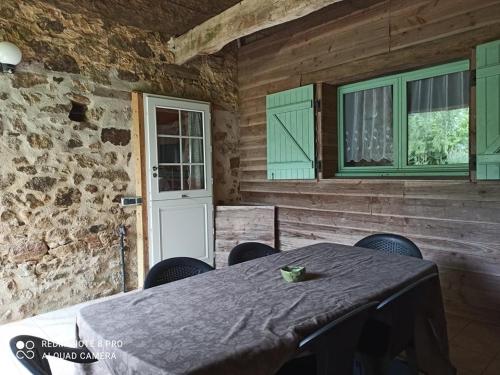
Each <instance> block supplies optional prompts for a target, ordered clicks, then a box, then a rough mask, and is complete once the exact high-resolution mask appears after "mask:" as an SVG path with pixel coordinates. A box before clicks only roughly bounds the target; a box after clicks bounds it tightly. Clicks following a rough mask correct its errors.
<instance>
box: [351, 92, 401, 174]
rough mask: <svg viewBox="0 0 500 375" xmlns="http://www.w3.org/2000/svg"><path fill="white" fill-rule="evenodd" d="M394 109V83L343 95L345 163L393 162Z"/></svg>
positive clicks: (382, 163)
mask: <svg viewBox="0 0 500 375" xmlns="http://www.w3.org/2000/svg"><path fill="white" fill-rule="evenodd" d="M392 111H393V103H392V86H385V87H380V88H375V89H369V90H363V91H358V92H354V93H349V94H346V95H345V96H344V125H345V130H344V131H345V137H344V150H345V151H344V152H345V163H346V165H363V164H366V165H386V164H391V161H392V160H393V134H392V133H393V132H392ZM360 162H361V163H360Z"/></svg>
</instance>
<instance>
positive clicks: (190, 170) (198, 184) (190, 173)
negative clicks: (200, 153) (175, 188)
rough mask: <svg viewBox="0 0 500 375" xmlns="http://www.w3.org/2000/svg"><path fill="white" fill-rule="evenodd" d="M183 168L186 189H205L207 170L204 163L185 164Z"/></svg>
mask: <svg viewBox="0 0 500 375" xmlns="http://www.w3.org/2000/svg"><path fill="white" fill-rule="evenodd" d="M183 168H184V169H183V173H184V180H183V185H184V190H201V189H205V171H204V166H203V165H191V166H187V165H185V166H184V167H183Z"/></svg>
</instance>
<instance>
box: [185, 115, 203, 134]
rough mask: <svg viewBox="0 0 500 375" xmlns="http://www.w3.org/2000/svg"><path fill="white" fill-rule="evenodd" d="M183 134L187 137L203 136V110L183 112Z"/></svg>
mask: <svg viewBox="0 0 500 375" xmlns="http://www.w3.org/2000/svg"><path fill="white" fill-rule="evenodd" d="M181 123H182V135H183V136H187V137H203V118H202V113H201V112H192V111H182V112H181Z"/></svg>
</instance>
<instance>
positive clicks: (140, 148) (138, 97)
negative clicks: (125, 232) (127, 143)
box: [131, 91, 213, 288]
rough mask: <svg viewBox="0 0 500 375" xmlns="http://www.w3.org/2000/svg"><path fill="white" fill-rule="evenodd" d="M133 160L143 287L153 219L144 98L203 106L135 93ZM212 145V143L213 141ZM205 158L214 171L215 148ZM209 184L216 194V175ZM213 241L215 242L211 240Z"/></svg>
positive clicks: (138, 277) (209, 126)
mask: <svg viewBox="0 0 500 375" xmlns="http://www.w3.org/2000/svg"><path fill="white" fill-rule="evenodd" d="M131 94H132V100H131V105H132V158H133V160H134V163H135V191H136V195H137V196H138V197H141V198H142V204H141V206H139V207H138V208H137V209H136V233H137V239H136V240H137V244H136V247H137V284H138V287H139V288H141V287H142V286H143V284H144V279H145V277H146V274H147V273H148V271H149V268H150V262H149V259H150V254H149V242H150V239H149V238H148V229H149V225H150V221H151V218H149V217H148V206H149V201H148V188H149V187H148V181H147V180H148V173H147V172H148V169H147V168H148V164H147V154H146V144H147V140H146V136H147V130H146V117H145V115H146V114H145V108H144V103H145V100H144V99H145V97H146V96H148V97H157V98H162V99H171V100H178V101H179V100H182V101H185V102H192V103H203V104H207V102H199V101H195V100H189V99H182V98H173V97H168V96H161V95H150V94H145V93H142V92H138V91H132V93H131ZM211 115H212V114H211V107H210V108H209V111H208V113H207V117H208V118H207V126H206V128H207V134H206V136H207V137H209V139H210V141H212V139H211V137H212V135H211V133H210V131H211V128H212V124H211V121H212V120H211ZM210 143H212V142H210ZM205 155H207V156H206V158H207V159H206V166H207V168H211V170H213V158H212V149H211V147H210V149H209V150H208V153H207V152H205ZM207 184H210V186H211V189H212V193H213V176H212V178H211V179H207ZM212 240H213V239H212Z"/></svg>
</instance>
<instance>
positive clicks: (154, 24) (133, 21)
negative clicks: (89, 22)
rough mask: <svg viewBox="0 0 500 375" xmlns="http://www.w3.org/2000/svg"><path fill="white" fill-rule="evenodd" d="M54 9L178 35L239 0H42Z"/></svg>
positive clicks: (168, 34) (169, 34) (107, 21)
mask: <svg viewBox="0 0 500 375" xmlns="http://www.w3.org/2000/svg"><path fill="white" fill-rule="evenodd" d="M45 2H47V3H50V4H52V5H54V6H56V7H57V8H59V9H61V10H63V11H65V12H69V13H79V14H83V15H85V16H87V17H91V18H99V19H101V20H102V21H103V22H105V23H118V24H121V25H128V26H135V27H138V28H141V29H143V30H151V31H159V32H161V33H163V34H164V35H167V36H177V35H180V34H183V33H185V32H187V31H188V30H189V29H191V28H193V27H194V26H196V25H199V24H200V23H202V22H204V21H206V20H207V19H209V18H211V17H213V16H215V15H217V14H219V13H221V12H222V11H224V10H226V9H227V8H230V7H231V6H233V5H235V4H237V3H238V2H239V0H106V1H102V0H77V1H75V0H45Z"/></svg>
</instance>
